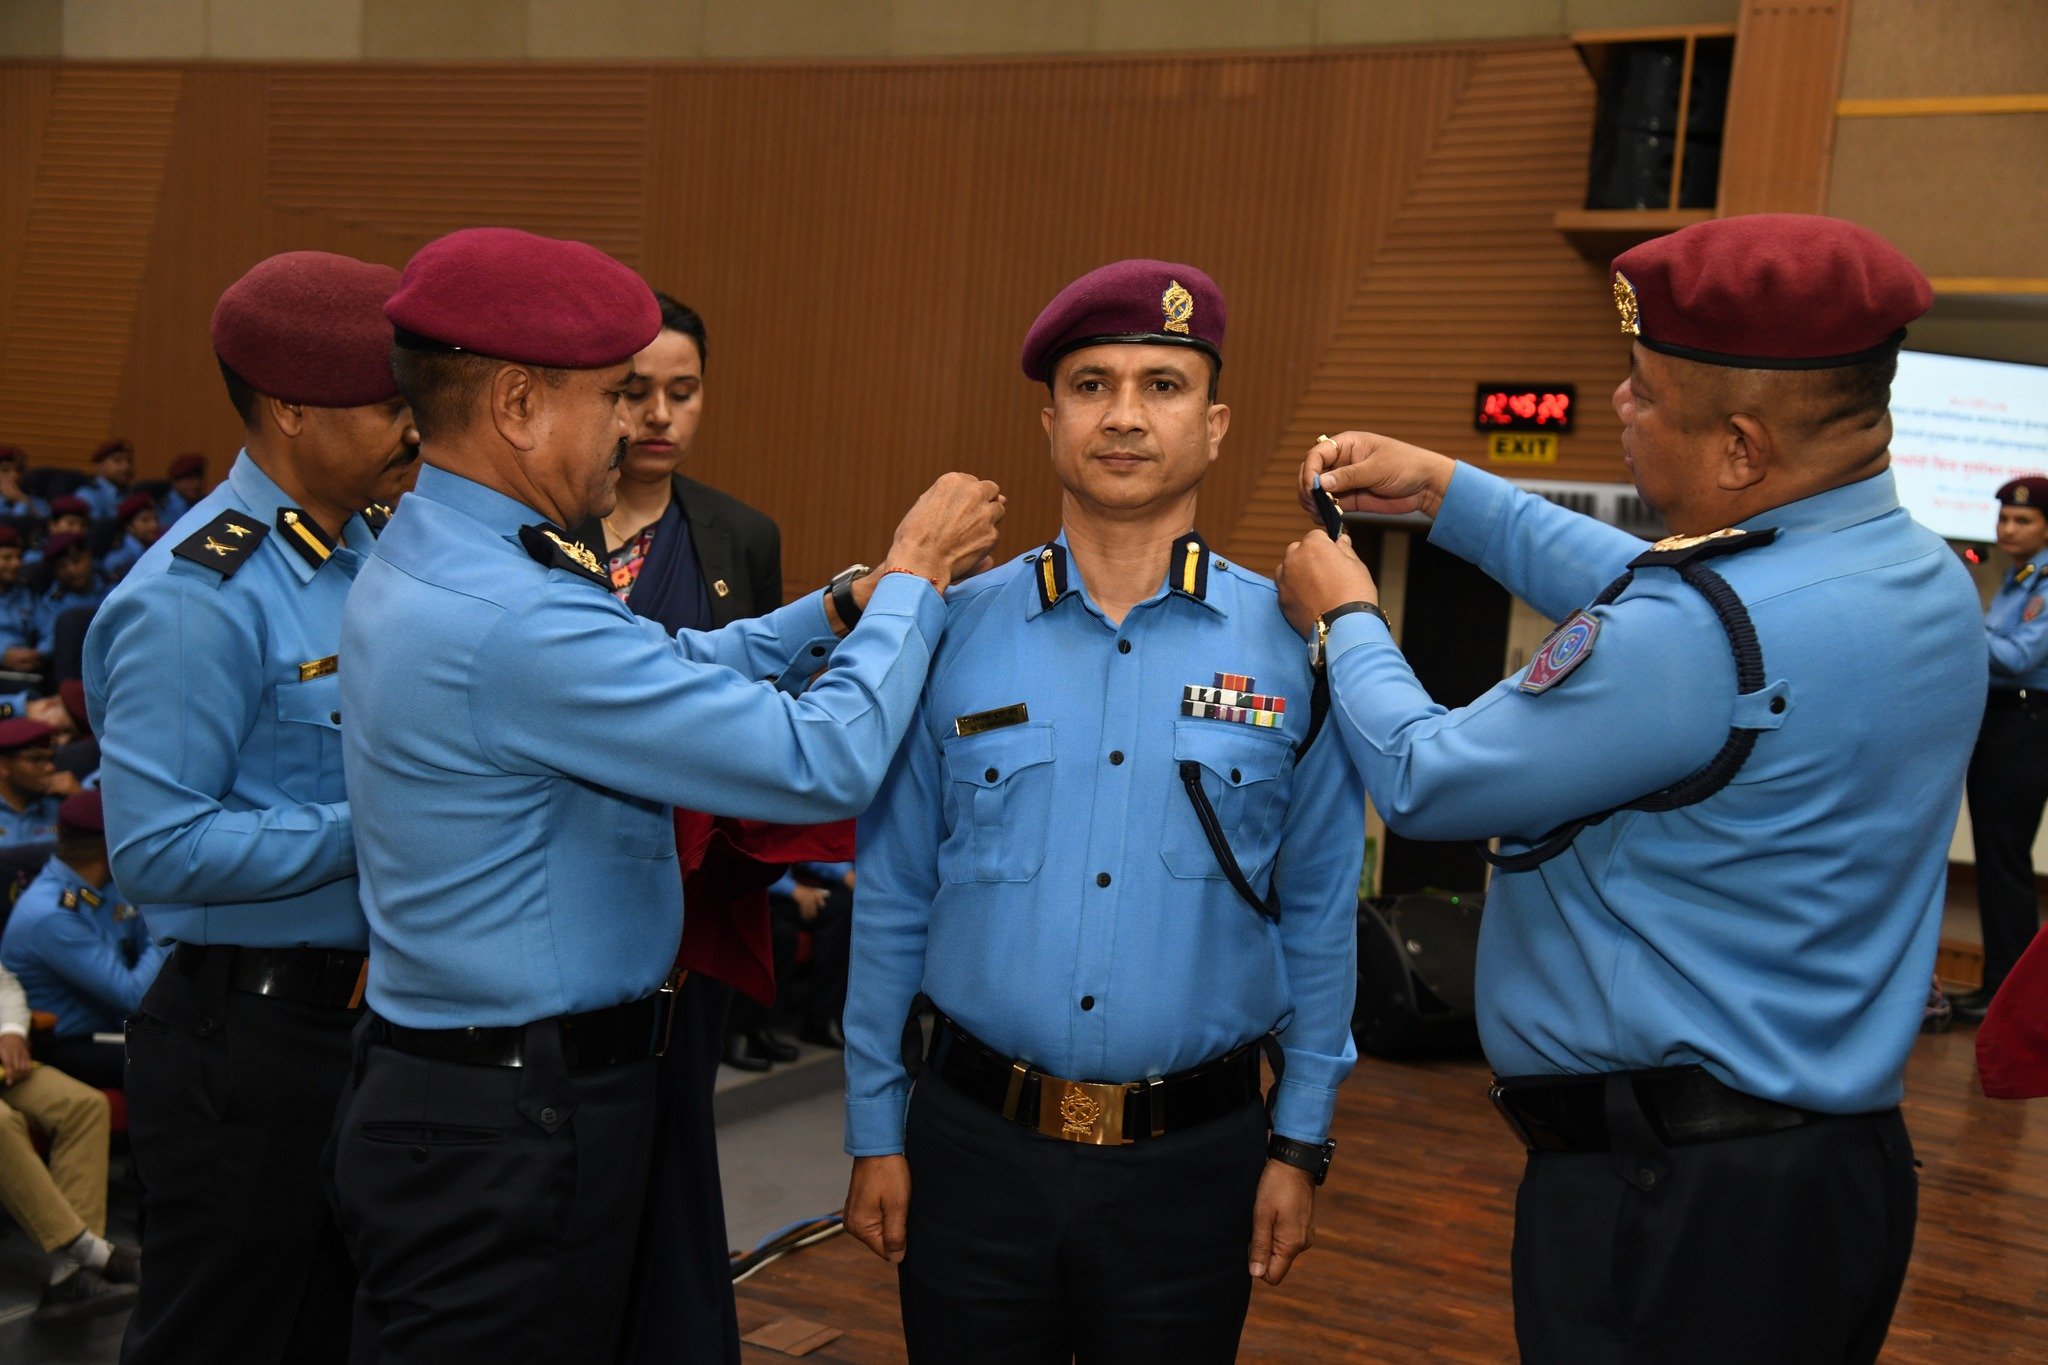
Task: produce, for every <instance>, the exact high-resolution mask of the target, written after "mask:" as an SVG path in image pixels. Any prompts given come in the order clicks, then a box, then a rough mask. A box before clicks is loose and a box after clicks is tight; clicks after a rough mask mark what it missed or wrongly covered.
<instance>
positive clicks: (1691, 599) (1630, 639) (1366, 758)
mask: <svg viewBox="0 0 2048 1365" xmlns="http://www.w3.org/2000/svg"><path fill="white" fill-rule="evenodd" d="M1637 582H1638V585H1639V586H1640V585H1642V584H1643V579H1641V578H1638V580H1637ZM1593 616H1594V618H1595V619H1596V620H1598V621H1599V622H1600V634H1599V636H1598V638H1597V639H1596V640H1595V642H1594V645H1593V649H1592V652H1591V653H1590V654H1589V655H1586V656H1583V657H1584V662H1582V663H1581V664H1580V665H1579V666H1578V667H1577V668H1576V669H1574V670H1573V671H1572V672H1571V673H1569V674H1568V675H1566V676H1565V677H1564V678H1563V679H1562V680H1561V681H1559V682H1557V683H1555V684H1554V685H1552V686H1551V687H1550V688H1549V689H1548V690H1547V691H1544V692H1541V693H1536V694H1530V693H1527V692H1523V691H1522V690H1521V689H1520V687H1519V686H1518V681H1519V678H1520V676H1522V675H1517V677H1516V678H1510V679H1508V680H1506V681H1504V682H1502V683H1501V684H1500V685H1498V686H1497V687H1495V688H1494V689H1493V690H1492V691H1490V692H1488V693H1486V694H1485V695H1484V696H1481V697H1480V698H1479V699H1478V700H1477V701H1475V702H1473V703H1472V704H1471V705H1470V706H1466V707H1462V708H1460V709H1458V710H1456V711H1451V710H1446V709H1445V708H1444V707H1441V706H1439V705H1437V704H1436V703H1435V702H1433V701H1431V700H1430V699H1429V694H1428V693H1427V692H1425V691H1424V690H1423V688H1422V685H1421V684H1420V683H1419V682H1417V681H1416V678H1415V674H1414V672H1413V670H1411V669H1410V668H1409V667H1408V661H1407V660H1406V659H1404V658H1403V657H1402V656H1401V651H1400V650H1399V649H1398V648H1396V647H1395V645H1394V642H1393V640H1392V638H1391V637H1390V636H1389V635H1388V634H1387V628H1386V626H1385V625H1383V624H1382V623H1381V622H1380V621H1379V620H1378V619H1377V618H1375V617H1372V616H1369V615H1367V614H1365V613H1362V612H1361V613H1355V614H1353V615H1351V616H1347V617H1345V618H1343V619H1342V620H1340V621H1339V622H1337V624H1336V625H1335V626H1333V627H1332V628H1331V630H1330V641H1329V650H1330V690H1331V706H1330V723H1331V724H1332V725H1334V726H1335V727H1336V728H1337V731H1338V733H1339V734H1340V735H1342V736H1343V739H1344V744H1345V746H1346V747H1347V748H1348V749H1349V750H1350V751H1351V757H1352V760H1353V761H1354V762H1356V763H1357V764H1358V766H1359V768H1360V770H1361V771H1362V772H1363V773H1364V774H1365V787H1366V790H1367V792H1368V793H1370V794H1371V796H1372V800H1373V804H1374V805H1375V806H1376V807H1377V808H1378V809H1379V811H1380V814H1381V815H1382V817H1384V818H1385V820H1386V822H1387V826H1388V828H1390V829H1392V830H1393V831H1394V832H1395V833H1397V834H1401V835H1405V836H1406V837H1408V838H1411V839H1437V840H1448V839H1487V838H1493V837H1496V836H1498V837H1506V838H1513V839H1517V840H1525V841H1526V840H1536V839H1541V838H1542V837H1543V836H1544V835H1546V834H1548V833H1550V832H1551V831H1552V830H1555V829H1556V828H1557V827H1558V826H1560V825H1562V824H1564V823H1566V822H1567V821H1570V820H1575V819H1577V818H1579V817H1580V816H1585V815H1593V814H1597V813H1599V812H1601V811H1605V810H1609V809H1612V808H1613V807H1615V806H1620V805H1624V804H1626V803H1628V802H1630V801H1634V800H1636V799H1637V798H1639V797H1643V796H1647V795H1649V794H1650V793H1652V792H1655V791H1660V790H1662V789H1663V788H1665V787H1668V786H1670V785H1671V784H1672V783H1674V782H1677V781H1678V780H1679V779H1681V778H1683V777H1686V776H1688V775H1690V774H1691V773H1693V772H1694V771H1696V770H1697V769H1699V768H1701V767H1703V766H1704V765H1705V764H1706V763H1707V761H1708V760H1709V759H1711V758H1712V757H1713V756H1714V755H1715V754H1716V753H1717V752H1719V750H1720V748H1721V746H1722V744H1724V743H1725V742H1726V741H1727V738H1728V731H1729V728H1730V725H1731V723H1732V717H1733V714H1734V709H1735V705H1736V703H1735V664H1734V660H1733V657H1732V655H1731V654H1730V651H1729V647H1728V641H1727V637H1726V636H1725V635H1724V634H1723V633H1722V631H1721V627H1720V623H1719V621H1718V620H1717V619H1716V618H1715V616H1714V614H1713V610H1712V608H1710V607H1709V606H1708V605H1707V603H1706V601H1705V599H1704V598H1701V597H1699V595H1698V594H1697V593H1695V592H1694V591H1693V590H1692V589H1691V588H1689V587H1686V586H1684V585H1683V584H1682V583H1679V582H1678V581H1677V580H1676V579H1675V578H1673V579H1671V580H1670V581H1669V582H1668V583H1666V584H1658V585H1654V586H1653V587H1651V588H1650V590H1648V591H1642V592H1640V594H1639V593H1637V592H1631V593H1630V594H1629V595H1628V596H1626V597H1624V598H1623V599H1621V600H1620V601H1618V602H1615V603H1613V604H1612V605H1609V606H1605V607H1601V608H1599V609H1598V610H1596V611H1595V612H1594V613H1593ZM1758 695H1759V699H1761V697H1762V694H1758Z"/></svg>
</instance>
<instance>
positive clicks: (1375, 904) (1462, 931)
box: [1351, 894, 1485, 1061]
mask: <svg viewBox="0 0 2048 1365" xmlns="http://www.w3.org/2000/svg"><path fill="white" fill-rule="evenodd" d="M1484 904H1485V899H1484V897H1481V896H1478V895H1442V894H1430V895H1417V896H1382V897H1379V898H1377V899H1374V900H1363V901H1360V902H1359V903H1358V1005H1357V1008H1356V1009H1355V1010H1353V1012H1352V1016H1351V1032H1352V1036H1353V1037H1355V1038H1356V1039H1357V1040H1358V1050H1359V1051H1360V1052H1363V1053H1366V1054H1367V1055H1368V1056H1373V1057H1382V1058H1387V1059H1389V1060H1395V1061H1399V1060H1403V1059H1409V1058H1417V1057H1453V1056H1463V1055H1468V1054H1471V1053H1475V1052H1477V1051H1478V1050H1479V1024H1478V1021H1477V1020H1476V1019H1475V1017H1474V1015H1473V1008H1472V1007H1473V989H1472V973H1473V968H1474V966H1475V964H1476V963H1477V962H1478V958H1479V919H1480V913H1481V911H1482V910H1483V908H1484Z"/></svg>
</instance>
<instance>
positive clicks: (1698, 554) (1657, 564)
mask: <svg viewBox="0 0 2048 1365" xmlns="http://www.w3.org/2000/svg"><path fill="white" fill-rule="evenodd" d="M1777 538H1778V528H1777V527H1775V526H1772V527H1767V528H1765V529H1764V530H1761V531H1740V530H1735V529H1732V528H1731V529H1729V530H1726V531H1715V532H1713V533H1712V534H1711V535H1704V536H1666V537H1665V538H1664V539H1662V540H1660V541H1658V542H1657V543H1656V544H1655V545H1652V546H1651V547H1650V548H1649V549H1648V550H1647V551H1645V552H1644V553H1642V554H1640V555H1637V556H1636V557H1635V558H1634V559H1633V560H1631V561H1630V562H1629V567H1630V568H1631V569H1649V568H1663V569H1676V568H1678V567H1679V566H1681V565H1684V564H1691V563H1694V562H1695V561H1698V560H1702V559H1718V558H1719V557H1720V556H1722V555H1732V554H1738V553H1740V552H1741V551H1743V550H1754V549H1756V548H1758V547H1759V546H1763V545H1768V544H1770V543H1771V542H1772V541H1773V540H1776V539H1777Z"/></svg>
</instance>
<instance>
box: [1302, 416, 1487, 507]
mask: <svg viewBox="0 0 2048 1365" xmlns="http://www.w3.org/2000/svg"><path fill="white" fill-rule="evenodd" d="M1457 467H1458V462H1457V461H1456V460H1453V459H1452V458H1451V457H1450V456H1448V455H1439V454H1437V453H1436V452H1435V451H1434V450H1424V449H1423V448H1422V447H1421V446H1411V445H1409V444H1408V443H1407V442H1405V441H1396V440H1394V439H1393V438H1392V437H1388V436H1375V435H1373V434H1372V433H1371V432H1369V431H1347V432H1344V433H1342V434H1341V435H1338V436H1328V437H1324V438H1323V439H1322V440H1320V441H1317V442H1316V443H1315V444H1314V445H1312V446H1310V447H1309V450H1308V458H1307V459H1305V460H1303V461H1302V464H1301V505H1302V506H1303V507H1304V508H1306V509H1307V510H1308V512H1309V515H1311V516H1313V515H1315V510H1316V509H1315V504H1314V503H1312V502H1310V501H1309V490H1310V489H1311V488H1314V487H1315V485H1316V480H1317V479H1321V480H1322V481H1323V487H1324V488H1326V489H1328V490H1329V491H1330V494H1331V495H1332V496H1333V497H1335V498H1336V499H1337V502H1338V505H1340V506H1341V507H1343V508H1344V509H1345V510H1346V511H1349V512H1381V513H1385V514H1387V515H1389V516H1399V515H1401V514H1403V513H1407V512H1420V513H1422V515H1424V516H1426V517H1433V516H1435V515H1436V509H1437V508H1438V507H1440V506H1442V505H1443V500H1444V494H1445V493H1448V492H1449V491H1450V488H1451V474H1452V473H1453V472H1454V471H1455V470H1456V469H1457Z"/></svg>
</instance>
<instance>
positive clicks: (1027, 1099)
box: [925, 1014, 1259, 1146]
mask: <svg viewBox="0 0 2048 1365" xmlns="http://www.w3.org/2000/svg"><path fill="white" fill-rule="evenodd" d="M925 1065H927V1066H928V1067H930V1068H931V1069H932V1070H933V1071H934V1072H935V1073H937V1074H938V1076H939V1077H940V1078H941V1079H943V1080H944V1081H945V1083H946V1084H947V1085H949V1086H951V1087H952V1088H953V1089H954V1090H957V1091H959V1092H960V1093H961V1094H962V1095H965V1096H966V1097H967V1098H968V1099H970V1100H973V1101H974V1102H975V1103H976V1104H979V1105H981V1106H982V1107H983V1108H984V1109H992V1110H994V1111H995V1112H996V1113H998V1114H1001V1115H1002V1116H1003V1117H1004V1118H1006V1119H1009V1120H1010V1121H1011V1122H1012V1123H1018V1124H1022V1125H1023V1126H1024V1127H1026V1128H1030V1129H1033V1130H1035V1131H1037V1132H1040V1133H1043V1134H1045V1135H1046V1136H1047V1137H1055V1138H1061V1139H1064V1140H1065V1141H1068V1142H1086V1143H1091V1144H1093V1145H1096V1146H1126V1145H1128V1144H1130V1143H1133V1142H1141V1141H1143V1140H1144V1139H1146V1138H1156V1137H1164V1136H1165V1135H1166V1134H1168V1133H1177V1132H1180V1131H1182V1130H1183V1129H1187V1128H1192V1127H1194V1126H1195V1125H1197V1124H1201V1123H1207V1122H1209V1121H1210V1120H1211V1119H1219V1118H1222V1117H1223V1116H1224V1115H1225V1114H1229V1113H1232V1112H1234V1111H1236V1110H1238V1109H1240V1108H1242V1107H1244V1106H1245V1105H1247V1104H1253V1103H1256V1102H1257V1101H1258V1099H1259V1045H1258V1043H1256V1042H1253V1043H1246V1044H1245V1045H1244V1046H1243V1047H1241V1048H1238V1049H1237V1050H1236V1051H1234V1052H1231V1053H1229V1054H1228V1055H1226V1056H1223V1057H1220V1058H1218V1059H1217V1060H1215V1061H1213V1062H1207V1063H1204V1064H1203V1065H1201V1066H1197V1067H1190V1068H1189V1069H1188V1070H1186V1071H1178V1072H1175V1073H1174V1074H1173V1075H1171V1076H1160V1077H1156V1078H1154V1079H1151V1080H1144V1081H1133V1082H1127V1083H1117V1082H1101V1081H1070V1080H1065V1079H1063V1078H1061V1077H1059V1076H1052V1075H1048V1074H1047V1073H1045V1072H1043V1071H1037V1070H1034V1069H1033V1068H1031V1067H1028V1066H1026V1065H1025V1064H1024V1063H1022V1062H1020V1061H1017V1060H1016V1059H1015V1058H1012V1057H1005V1056H1003V1055H1002V1054H1001V1053H999V1052H997V1051H996V1050H995V1049H994V1048H991V1047H989V1046H988V1045H987V1044H986V1043H984V1042H982V1041H981V1040H980V1039H978V1038H976V1037H975V1036H974V1035H973V1034H971V1033H969V1032H967V1030H965V1029H963V1028H961V1027H960V1026H959V1025H958V1024H956V1023H954V1022H953V1021H952V1020H951V1019H948V1018H947V1017H946V1016H945V1015H943V1014H941V1015H940V1016H939V1023H938V1027H937V1029H935V1030H934V1031H933V1033H932V1045H931V1051H930V1052H929V1053H928V1054H927V1055H926V1058H925Z"/></svg>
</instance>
